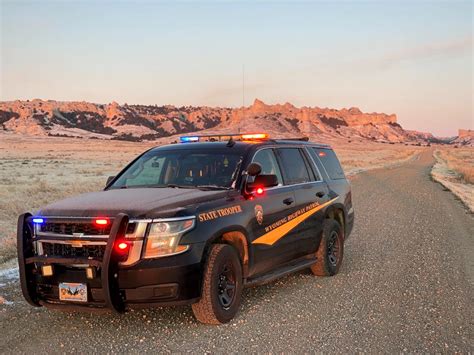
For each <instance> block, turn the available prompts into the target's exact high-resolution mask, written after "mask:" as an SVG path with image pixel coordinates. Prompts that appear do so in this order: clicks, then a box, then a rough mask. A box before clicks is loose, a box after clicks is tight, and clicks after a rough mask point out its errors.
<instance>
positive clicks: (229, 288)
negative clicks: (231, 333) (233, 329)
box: [192, 244, 242, 324]
mask: <svg viewBox="0 0 474 355" xmlns="http://www.w3.org/2000/svg"><path fill="white" fill-rule="evenodd" d="M241 295H242V265H241V263H240V258H239V256H238V254H237V252H236V250H235V249H234V248H233V247H231V246H230V245H226V244H215V245H212V246H211V250H210V253H209V257H208V259H207V263H206V266H205V269H204V277H203V285H202V296H201V299H200V300H199V302H197V303H195V304H193V305H192V308H193V312H194V316H195V317H196V318H197V320H198V321H200V322H202V323H206V324H222V323H227V322H229V321H230V320H231V319H232V318H234V316H235V314H236V313H237V311H238V309H239V306H240V299H241Z"/></svg>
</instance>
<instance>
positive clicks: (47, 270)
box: [41, 265, 53, 276]
mask: <svg viewBox="0 0 474 355" xmlns="http://www.w3.org/2000/svg"><path fill="white" fill-rule="evenodd" d="M41 273H42V274H43V276H53V265H43V266H41Z"/></svg>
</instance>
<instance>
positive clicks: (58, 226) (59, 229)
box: [41, 222, 136, 235]
mask: <svg viewBox="0 0 474 355" xmlns="http://www.w3.org/2000/svg"><path fill="white" fill-rule="evenodd" d="M135 226H136V223H129V225H128V228H127V234H131V233H133V232H134V231H135ZM111 229H112V224H111V223H109V224H108V225H107V226H97V225H95V224H93V223H91V222H80V223H77V222H75V223H69V222H68V223H56V222H46V223H44V224H43V225H41V232H46V233H54V234H67V235H72V234H74V233H82V234H84V235H109V234H110V230H111Z"/></svg>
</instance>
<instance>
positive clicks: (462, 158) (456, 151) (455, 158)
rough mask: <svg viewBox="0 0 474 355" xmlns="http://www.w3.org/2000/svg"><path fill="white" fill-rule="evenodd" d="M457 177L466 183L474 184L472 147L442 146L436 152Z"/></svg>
mask: <svg viewBox="0 0 474 355" xmlns="http://www.w3.org/2000/svg"><path fill="white" fill-rule="evenodd" d="M437 154H438V156H439V158H441V159H442V160H444V162H445V163H446V165H447V166H448V168H449V169H451V170H452V171H454V172H456V174H457V178H458V179H459V180H460V181H462V182H464V183H467V184H474V149H473V148H444V149H441V150H439V151H438V152H437Z"/></svg>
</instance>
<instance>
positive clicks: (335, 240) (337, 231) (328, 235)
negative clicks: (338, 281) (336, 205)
mask: <svg viewBox="0 0 474 355" xmlns="http://www.w3.org/2000/svg"><path fill="white" fill-rule="evenodd" d="M343 256H344V237H343V234H342V228H341V225H340V224H339V223H338V222H337V221H335V220H333V219H326V220H324V224H323V236H322V238H321V242H320V243H319V248H318V251H317V253H316V257H317V259H318V261H317V262H316V264H314V265H313V266H311V271H312V272H313V274H315V275H318V276H333V275H335V274H337V273H338V271H339V268H340V267H341V264H342V258H343Z"/></svg>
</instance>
